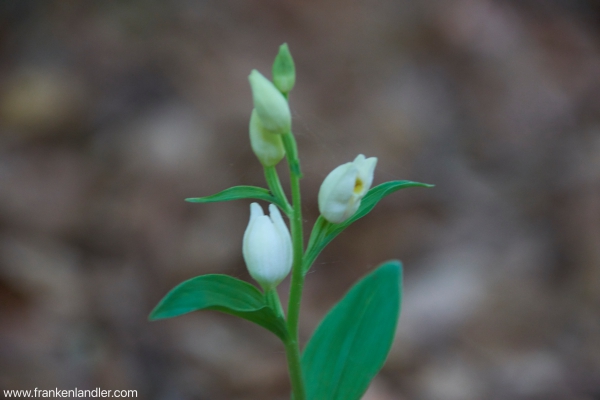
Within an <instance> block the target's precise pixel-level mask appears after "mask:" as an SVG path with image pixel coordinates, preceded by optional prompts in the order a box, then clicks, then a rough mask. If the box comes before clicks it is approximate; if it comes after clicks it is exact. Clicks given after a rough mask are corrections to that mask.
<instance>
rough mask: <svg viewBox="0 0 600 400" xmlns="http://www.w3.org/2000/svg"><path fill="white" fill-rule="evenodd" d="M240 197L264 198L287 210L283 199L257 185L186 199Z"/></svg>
mask: <svg viewBox="0 0 600 400" xmlns="http://www.w3.org/2000/svg"><path fill="white" fill-rule="evenodd" d="M239 199H255V200H264V201H268V202H269V203H273V204H276V205H277V206H279V208H281V209H282V210H286V205H285V204H284V203H282V202H281V200H279V199H277V198H275V197H274V196H273V195H272V194H271V192H269V191H268V190H267V189H263V188H260V187H256V186H234V187H230V188H228V189H225V190H223V191H222V192H219V193H216V194H213V195H211V196H206V197H192V198H189V199H185V201H187V202H190V203H215V202H218V201H231V200H239Z"/></svg>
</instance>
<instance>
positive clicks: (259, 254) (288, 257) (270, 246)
mask: <svg viewBox="0 0 600 400" xmlns="http://www.w3.org/2000/svg"><path fill="white" fill-rule="evenodd" d="M269 213H270V214H271V216H270V217H269V216H266V215H264V213H263V209H262V207H261V206H260V205H258V203H252V204H250V222H249V223H248V227H247V228H246V232H245V233H244V246H243V253H244V260H245V261H246V266H247V267H248V271H249V272H250V275H251V276H252V278H254V279H255V280H256V281H257V282H258V283H260V285H261V286H262V287H263V288H264V289H265V290H268V289H271V288H274V287H276V286H277V285H279V283H281V281H282V280H283V279H284V278H285V277H286V276H287V274H288V273H289V272H290V269H291V268H292V238H291V236H290V231H289V230H288V228H287V226H286V225H285V222H283V218H281V214H280V213H279V210H278V209H277V207H276V206H275V205H273V204H270V205H269Z"/></svg>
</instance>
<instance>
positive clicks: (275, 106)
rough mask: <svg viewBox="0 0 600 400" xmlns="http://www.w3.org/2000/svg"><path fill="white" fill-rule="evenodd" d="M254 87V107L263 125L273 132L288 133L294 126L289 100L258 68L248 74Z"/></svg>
mask: <svg viewBox="0 0 600 400" xmlns="http://www.w3.org/2000/svg"><path fill="white" fill-rule="evenodd" d="M248 80H249V81H250V86H251V87H252V97H253V99H254V109H255V110H256V112H257V113H258V116H259V117H260V120H261V122H262V124H263V126H264V127H265V128H266V129H267V130H269V131H271V132H273V133H281V134H283V133H287V132H289V131H290V129H291V126H292V116H291V114H290V107H289V105H288V102H287V100H286V99H285V97H283V95H282V94H281V92H280V91H279V90H278V89H277V88H276V87H275V85H273V84H272V83H271V81H269V80H268V79H267V78H265V77H264V76H263V75H262V74H261V73H260V72H258V71H257V70H253V71H252V72H251V73H250V76H248Z"/></svg>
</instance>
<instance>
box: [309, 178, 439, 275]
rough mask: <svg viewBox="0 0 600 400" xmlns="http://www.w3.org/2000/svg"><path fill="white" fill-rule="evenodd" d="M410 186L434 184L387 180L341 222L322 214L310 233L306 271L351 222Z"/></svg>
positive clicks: (368, 194) (373, 189)
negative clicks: (335, 221) (328, 218)
mask: <svg viewBox="0 0 600 400" xmlns="http://www.w3.org/2000/svg"><path fill="white" fill-rule="evenodd" d="M409 187H433V185H429V184H427V183H419V182H411V181H390V182H385V183H382V184H381V185H378V186H375V187H374V188H371V190H369V191H368V192H367V194H366V195H365V197H363V199H362V201H361V203H360V207H359V208H358V210H357V211H356V213H355V214H354V215H353V216H352V217H350V218H349V219H348V220H346V221H344V222H342V223H341V224H333V223H331V222H329V221H327V220H326V219H325V218H323V217H322V216H319V218H318V219H317V221H316V222H315V226H314V227H313V230H312V233H311V234H310V239H309V241H308V247H307V249H306V254H305V256H304V266H303V267H304V273H306V272H307V271H308V270H309V269H310V267H311V265H312V263H313V262H314V261H315V259H316V258H317V256H318V255H319V253H321V251H322V250H323V249H324V248H325V246H327V245H328V244H329V242H331V241H332V240H333V239H334V238H335V237H336V236H337V235H339V234H340V233H341V232H342V231H343V230H344V229H346V228H347V227H348V226H350V224H352V223H353V222H354V221H356V220H358V219H360V218H362V217H364V216H365V215H367V214H368V213H370V212H371V210H372V209H373V208H374V207H375V205H376V204H377V203H379V201H380V200H381V199H383V198H384V197H385V196H387V195H389V194H392V193H394V192H396V191H398V190H400V189H406V188H409Z"/></svg>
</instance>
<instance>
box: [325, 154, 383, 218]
mask: <svg viewBox="0 0 600 400" xmlns="http://www.w3.org/2000/svg"><path fill="white" fill-rule="evenodd" d="M376 165H377V158H376V157H370V158H365V156H364V155H362V154H360V155H359V156H358V157H356V159H354V161H352V162H349V163H346V164H342V165H340V166H339V167H337V168H335V169H334V170H333V171H331V172H330V173H329V175H327V177H326V178H325V180H324V181H323V184H322V185H321V189H320V190H319V211H320V212H321V215H322V216H323V218H325V219H326V220H327V221H329V222H332V223H334V224H339V223H342V222H344V221H346V220H347V219H348V218H350V217H351V216H352V215H354V213H355V212H356V210H358V207H359V206H360V201H361V200H362V198H363V197H364V196H365V194H367V191H368V190H369V188H370V187H371V183H373V172H374V171H375V166H376Z"/></svg>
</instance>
